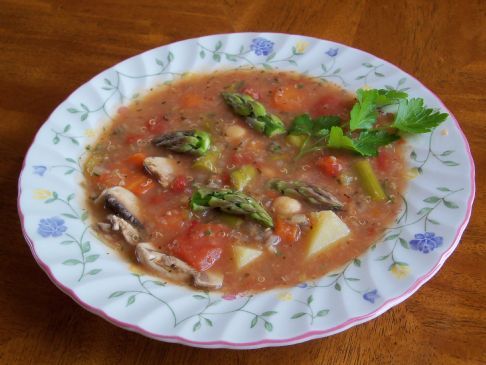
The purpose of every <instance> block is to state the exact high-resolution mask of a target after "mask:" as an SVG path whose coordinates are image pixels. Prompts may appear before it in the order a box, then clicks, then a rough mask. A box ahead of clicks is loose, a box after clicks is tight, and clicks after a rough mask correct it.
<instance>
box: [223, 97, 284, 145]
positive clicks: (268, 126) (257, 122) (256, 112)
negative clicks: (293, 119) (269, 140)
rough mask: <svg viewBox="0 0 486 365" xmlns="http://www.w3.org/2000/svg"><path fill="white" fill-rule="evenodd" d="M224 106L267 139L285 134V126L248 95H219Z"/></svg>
mask: <svg viewBox="0 0 486 365" xmlns="http://www.w3.org/2000/svg"><path fill="white" fill-rule="evenodd" d="M221 96H222V97H223V99H224V101H225V102H226V104H228V105H229V106H230V107H231V108H232V109H233V111H234V112H235V114H237V115H240V116H242V117H245V120H246V122H247V123H248V124H249V125H250V126H251V127H252V128H253V129H255V130H257V131H259V132H261V133H264V134H265V135H266V136H268V137H273V136H276V135H278V134H282V133H285V132H286V130H285V125H284V124H283V122H282V121H281V120H280V118H279V117H277V116H276V115H274V114H270V113H267V111H266V109H265V107H264V106H263V105H262V104H261V103H259V102H258V101H256V100H254V99H253V98H252V97H251V96H249V95H244V94H238V93H228V92H223V93H221Z"/></svg>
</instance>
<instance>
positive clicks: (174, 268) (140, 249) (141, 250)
mask: <svg viewBox="0 0 486 365" xmlns="http://www.w3.org/2000/svg"><path fill="white" fill-rule="evenodd" d="M135 255H136V256H137V259H138V261H139V262H140V263H142V264H143V265H145V266H147V267H150V268H151V269H153V270H155V271H157V272H160V273H162V274H164V275H165V276H166V277H168V278H170V279H172V280H184V281H188V280H189V279H190V278H191V277H192V276H193V275H195V273H196V271H195V270H194V269H193V268H192V267H190V266H189V265H188V264H186V263H185V262H184V261H182V260H179V259H178V258H176V257H174V256H169V255H166V254H164V253H162V252H159V251H157V250H156V249H155V248H154V247H153V246H152V244H151V243H148V242H143V243H139V244H138V245H137V247H136V248H135Z"/></svg>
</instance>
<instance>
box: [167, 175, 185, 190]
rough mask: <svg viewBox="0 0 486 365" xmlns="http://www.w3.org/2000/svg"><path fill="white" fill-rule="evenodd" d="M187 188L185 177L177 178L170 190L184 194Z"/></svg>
mask: <svg viewBox="0 0 486 365" xmlns="http://www.w3.org/2000/svg"><path fill="white" fill-rule="evenodd" d="M186 187H187V179H186V177H185V176H182V175H180V176H177V177H176V178H175V179H174V180H172V183H171V184H170V190H172V191H173V192H174V193H183V192H184V190H186Z"/></svg>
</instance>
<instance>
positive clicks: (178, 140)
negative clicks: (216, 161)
mask: <svg viewBox="0 0 486 365" xmlns="http://www.w3.org/2000/svg"><path fill="white" fill-rule="evenodd" d="M152 143H153V144H154V145H156V146H157V147H163V148H167V149H168V150H170V151H173V152H179V153H188V154H191V155H196V156H202V155H204V154H205V153H206V152H207V151H208V150H209V146H210V145H211V136H210V135H209V133H206V132H204V131H199V130H190V131H177V132H171V133H167V134H163V135H161V136H159V137H156V138H154V139H153V140H152Z"/></svg>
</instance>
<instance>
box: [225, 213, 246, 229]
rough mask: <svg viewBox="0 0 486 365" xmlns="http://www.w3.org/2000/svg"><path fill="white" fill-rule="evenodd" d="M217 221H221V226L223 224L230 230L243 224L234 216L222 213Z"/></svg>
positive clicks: (241, 220)
mask: <svg viewBox="0 0 486 365" xmlns="http://www.w3.org/2000/svg"><path fill="white" fill-rule="evenodd" d="M219 219H220V220H221V223H223V224H225V225H227V226H228V227H231V228H238V227H239V226H241V224H242V223H243V219H242V218H240V217H236V216H234V215H231V214H224V213H223V214H221V215H220V216H219Z"/></svg>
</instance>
